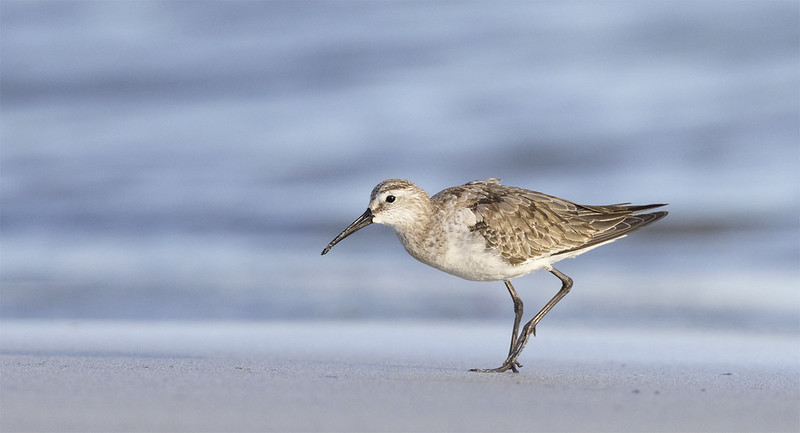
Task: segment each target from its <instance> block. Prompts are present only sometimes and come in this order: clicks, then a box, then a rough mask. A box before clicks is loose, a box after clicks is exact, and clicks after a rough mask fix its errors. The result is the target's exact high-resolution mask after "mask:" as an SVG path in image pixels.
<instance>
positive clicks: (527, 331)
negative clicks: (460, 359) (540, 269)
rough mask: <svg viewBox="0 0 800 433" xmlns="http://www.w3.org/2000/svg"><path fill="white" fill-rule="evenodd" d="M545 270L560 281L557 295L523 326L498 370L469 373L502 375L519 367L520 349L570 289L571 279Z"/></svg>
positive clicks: (553, 271) (553, 269)
mask: <svg viewBox="0 0 800 433" xmlns="http://www.w3.org/2000/svg"><path fill="white" fill-rule="evenodd" d="M547 270H548V271H550V273H552V274H553V275H555V276H556V277H558V279H559V280H561V290H559V291H558V293H556V295H555V296H553V299H551V300H550V301H548V302H547V304H545V306H544V307H543V308H542V309H541V310H540V311H539V312H538V313H536V315H535V316H533V319H531V321H530V322H528V323H526V324H525V326H524V327H523V328H522V332H521V333H520V335H519V337H518V338H517V339H516V340H517V341H516V347H514V348H512V350H511V353H509V354H508V358H506V360H505V362H503V365H501V366H500V367H498V368H492V369H476V370H471V371H477V372H480V373H502V372H504V371H508V370H512V371H514V372H516V371H517V369H516V368H515V367H516V366H517V365H519V363H518V362H517V358H519V355H520V354H521V353H522V349H524V348H525V345H526V344H527V343H528V340H529V339H530V337H531V334H534V335H535V333H536V325H537V324H538V323H539V321H540V320H542V318H543V317H544V316H545V314H547V313H548V312H549V311H550V310H552V309H553V307H555V305H556V304H557V303H558V301H560V300H561V298H563V297H564V296H566V295H567V293H569V290H570V289H571V288H572V278H570V277H568V276H566V275H564V274H563V273H561V271H559V270H558V269H556V268H553V267H550V268H547Z"/></svg>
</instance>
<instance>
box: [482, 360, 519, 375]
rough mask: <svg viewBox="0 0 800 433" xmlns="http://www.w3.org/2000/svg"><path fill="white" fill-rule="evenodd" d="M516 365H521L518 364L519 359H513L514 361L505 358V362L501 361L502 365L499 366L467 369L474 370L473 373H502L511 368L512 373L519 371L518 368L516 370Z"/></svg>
mask: <svg viewBox="0 0 800 433" xmlns="http://www.w3.org/2000/svg"><path fill="white" fill-rule="evenodd" d="M517 367H522V364H520V363H519V361H517V360H514V361H509V360H506V362H505V363H503V365H501V366H499V367H497V368H472V369H470V370H469V371H474V372H475V373H504V372H506V371H508V370H511V371H513V372H514V373H519V370H517Z"/></svg>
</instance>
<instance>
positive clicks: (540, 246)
mask: <svg viewBox="0 0 800 433" xmlns="http://www.w3.org/2000/svg"><path fill="white" fill-rule="evenodd" d="M443 193H450V194H456V195H459V196H460V198H461V199H462V200H465V201H466V203H465V204H466V205H467V206H468V207H469V208H470V209H471V210H472V212H473V213H474V214H475V218H476V220H477V222H476V223H475V225H473V226H471V227H470V230H472V231H476V232H479V233H480V234H481V235H482V236H483V237H484V238H485V239H486V244H487V246H488V247H489V248H492V249H496V250H497V251H499V252H500V254H501V255H502V256H503V257H504V258H505V259H506V260H508V262H509V263H511V264H520V263H523V262H525V261H526V260H528V259H531V258H535V257H543V256H551V255H557V254H563V253H568V252H571V251H576V250H580V249H582V248H587V247H590V246H592V245H596V244H599V243H602V242H606V241H608V240H611V239H614V238H617V237H619V236H623V235H625V234H627V233H630V232H631V231H633V230H636V229H638V228H641V227H644V226H645V225H647V224H650V223H652V222H655V221H657V220H658V219H661V218H663V217H664V216H665V215H666V214H667V212H664V211H662V212H654V213H649V214H640V215H634V213H635V212H640V211H643V210H646V209H652V208H654V207H658V206H663V205H661V204H654V205H645V206H627V203H623V204H616V205H609V206H583V205H579V204H576V203H573V202H570V201H568V200H564V199H561V198H558V197H553V196H550V195H547V194H542V193H540V192H536V191H530V190H526V189H522V188H515V187H511V186H505V185H500V184H499V183H498V181H497V180H495V179H490V180H487V181H482V182H470V183H468V184H466V185H463V186H459V187H455V188H450V189H449V190H445V191H442V193H440V194H443ZM437 195H438V194H437Z"/></svg>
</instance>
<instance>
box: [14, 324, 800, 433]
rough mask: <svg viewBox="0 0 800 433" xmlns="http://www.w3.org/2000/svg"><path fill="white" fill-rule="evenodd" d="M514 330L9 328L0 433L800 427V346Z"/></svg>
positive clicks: (760, 338) (790, 341)
mask: <svg viewBox="0 0 800 433" xmlns="http://www.w3.org/2000/svg"><path fill="white" fill-rule="evenodd" d="M506 327H507V326H506V324H504V323H495V322H490V323H480V322H377V323H376V322H298V323H269V322H264V323H232V322H221V323H214V322H191V323H172V322H167V323H161V322H25V321H21V322H15V321H3V322H0V367H1V368H2V370H0V430H2V431H4V432H14V431H187V432H188V431H192V432H202V431H208V432H216V431H225V432H244V431H398V432H399V431H615V432H619V431H798V429H800V359H799V358H798V350H799V349H800V344H798V343H800V338H798V336H796V335H785V334H784V335H771V334H763V333H759V334H748V333H742V334H733V333H727V332H717V331H708V330H706V331H700V330H690V329H671V330H663V329H660V330H659V329H611V328H609V329H584V328H580V327H574V326H573V327H569V326H558V327H556V326H550V327H548V328H545V327H543V328H542V329H541V330H540V331H539V333H538V337H537V338H536V339H535V340H533V341H532V342H531V343H530V344H529V346H528V348H527V349H526V352H525V353H524V354H523V355H522V357H521V361H522V363H523V364H524V368H522V370H521V372H520V373H519V374H513V373H504V374H489V375H487V374H477V373H470V372H468V371H467V369H469V368H471V367H494V366H496V365H495V364H498V365H499V363H500V362H501V361H502V358H503V355H504V353H503V352H504V351H505V350H507V343H508V342H507V338H508V335H507V333H508V329H506Z"/></svg>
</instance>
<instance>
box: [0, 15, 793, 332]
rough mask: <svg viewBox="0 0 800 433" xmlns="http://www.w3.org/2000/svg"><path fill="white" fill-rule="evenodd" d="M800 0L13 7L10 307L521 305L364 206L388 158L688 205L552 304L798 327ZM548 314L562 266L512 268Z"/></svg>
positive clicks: (260, 309) (459, 313)
mask: <svg viewBox="0 0 800 433" xmlns="http://www.w3.org/2000/svg"><path fill="white" fill-rule="evenodd" d="M799 17H800V7H798V3H797V2H794V1H770V2H762V1H742V2H710V1H709V2H705V1H700V2H508V3H506V2H267V1H263V2H262V1H245V2H235V1H219V2H215V1H183V2H177V1H165V2H157V1H113V2H110V1H78V2H71V1H53V2H39V1H10V0H4V1H3V2H2V3H0V55H1V57H2V58H1V59H0V109H1V110H2V111H1V114H2V116H1V117H0V181H1V182H0V200H1V203H0V205H1V206H0V318H5V319H19V318H33V319H48V318H58V319H63V318H67V319H71V318H74V319H93V318H97V319H109V318H110V319H114V318H120V319H165V320H167V319H215V320H216V319H234V320H237V319H243V320H252V319H256V320H285V319H362V318H367V319H380V318H401V319H405V318H407V319H410V320H413V319H462V318H478V319H484V318H485V319H498V320H510V319H511V302H510V299H509V298H508V294H507V293H506V290H505V288H504V287H503V285H502V283H499V282H495V283H475V282H468V281H464V280H461V279H458V278H456V277H453V276H450V275H447V274H444V273H442V272H439V271H436V270H434V269H431V268H428V267H426V266H424V265H422V264H420V263H418V262H416V261H415V260H414V259H412V258H411V257H410V256H408V255H407V254H406V253H405V251H404V250H403V249H402V247H401V245H400V244H399V243H398V242H397V240H396V238H395V236H394V235H393V233H392V232H391V230H390V229H388V228H386V227H381V226H373V227H369V228H367V229H365V230H363V231H362V232H360V233H358V234H356V235H354V236H352V237H350V238H348V239H347V240H346V241H344V242H342V243H341V244H339V245H337V246H336V248H334V250H333V251H332V252H331V253H330V254H329V255H326V256H324V257H322V256H320V251H321V250H322V248H323V247H324V246H325V245H326V244H327V243H328V242H329V241H330V240H331V239H332V238H333V237H334V236H335V235H336V234H337V233H338V232H339V231H340V230H341V229H343V228H344V227H345V226H346V225H347V224H349V223H350V222H351V221H352V220H353V219H354V218H356V217H357V216H358V215H360V214H361V213H362V212H363V210H364V209H365V208H366V205H367V201H368V198H369V192H370V190H371V189H372V187H373V186H374V185H375V184H377V183H378V182H379V181H381V180H383V179H385V178H390V177H403V178H407V179H410V180H413V181H414V182H416V183H417V184H418V185H419V186H421V187H422V188H424V189H426V190H427V191H429V192H430V193H435V192H437V191H439V190H441V189H443V188H446V187H448V186H451V185H456V184H461V183H464V182H467V181H470V180H473V179H482V178H487V177H500V178H502V179H503V182H504V183H506V184H511V185H516V186H521V187H525V188H529V189H534V190H539V191H543V192H546V193H549V194H553V195H557V196H561V197H564V198H567V199H570V200H573V201H577V202H580V203H585V204H608V203H618V202H634V203H641V204H643V203H654V202H656V203H657V202H666V203H669V207H668V209H669V211H670V215H669V216H668V217H667V218H666V219H665V220H663V221H661V222H659V223H658V224H656V225H654V226H651V227H648V228H647V229H646V230H643V231H641V232H637V233H635V234H633V235H631V236H629V237H627V238H625V239H624V240H621V241H619V242H615V243H614V244H611V245H608V246H604V247H603V248H601V249H598V250H595V251H592V252H591V253H588V254H586V255H583V256H581V257H580V258H578V259H575V260H569V261H566V262H562V263H561V264H560V266H559V269H561V270H562V271H563V272H565V273H566V274H568V275H570V276H571V277H572V278H573V279H574V280H575V286H574V288H573V291H572V292H571V293H570V294H569V295H568V297H567V298H565V300H564V301H563V302H562V303H561V304H559V305H558V307H557V308H556V309H555V310H554V311H553V312H552V313H551V315H550V316H548V320H552V321H559V320H561V321H574V322H578V323H584V324H589V325H591V324H595V323H596V324H600V323H609V322H611V323H632V324H649V325H656V326H657V325H661V324H666V325H670V326H673V325H678V326H690V327H692V326H706V327H718V328H730V329H737V330H759V331H776V332H797V331H798V311H800V289H798V286H800V219H799V217H798V215H799V202H800V198H799V197H800V192H799V190H800V187H799V186H798V185H800V176H799V175H798V173H800V156H799V155H800V152H799V150H798V149H799V148H800V137H799V134H800V132H799V131H800V120H799V119H800V86H799V84H798V83H800V78H799V77H800V68H799V65H800V55H798V53H800V43H799V41H800V18H799ZM515 284H516V287H517V290H518V292H519V293H520V295H521V296H522V297H523V299H525V301H526V306H527V308H528V311H529V313H532V310H535V309H536V308H538V307H539V306H540V305H542V304H543V303H544V302H545V301H546V300H547V299H549V297H550V296H552V295H553V294H554V293H555V292H556V291H557V289H558V281H557V280H556V279H555V278H554V277H553V276H551V275H549V274H548V273H547V272H539V273H536V274H534V275H533V276H528V277H524V278H522V279H519V280H516V283H515Z"/></svg>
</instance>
